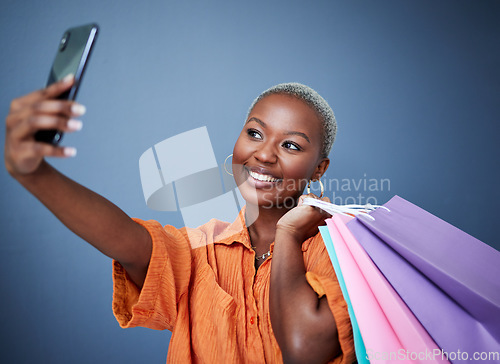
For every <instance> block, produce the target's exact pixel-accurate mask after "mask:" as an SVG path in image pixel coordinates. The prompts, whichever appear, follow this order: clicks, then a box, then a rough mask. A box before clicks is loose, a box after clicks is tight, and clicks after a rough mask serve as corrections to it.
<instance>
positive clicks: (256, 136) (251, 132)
mask: <svg viewBox="0 0 500 364" xmlns="http://www.w3.org/2000/svg"><path fill="white" fill-rule="evenodd" d="M247 134H248V135H249V136H250V137H251V138H254V139H262V134H261V133H260V132H258V131H257V130H255V129H248V130H247Z"/></svg>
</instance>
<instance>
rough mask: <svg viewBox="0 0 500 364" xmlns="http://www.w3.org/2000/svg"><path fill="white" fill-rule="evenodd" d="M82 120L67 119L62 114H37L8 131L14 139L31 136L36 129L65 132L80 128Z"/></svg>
mask: <svg viewBox="0 0 500 364" xmlns="http://www.w3.org/2000/svg"><path fill="white" fill-rule="evenodd" d="M82 126H83V124H82V122H81V121H80V120H77V119H68V118H66V117H62V116H49V115H37V116H32V117H30V118H28V119H27V120H24V121H23V122H21V123H20V124H19V125H18V126H17V127H15V128H13V129H12V131H11V132H10V135H11V138H12V139H14V140H22V139H26V138H27V137H31V136H32V135H33V134H34V133H35V132H37V131H38V130H42V129H43V130H47V129H57V130H61V131H64V132H67V133H71V132H74V131H79V130H81V129H82Z"/></svg>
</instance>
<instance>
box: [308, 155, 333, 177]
mask: <svg viewBox="0 0 500 364" xmlns="http://www.w3.org/2000/svg"><path fill="white" fill-rule="evenodd" d="M329 165H330V159H328V158H323V159H320V160H319V162H318V164H317V166H316V169H315V170H314V173H313V175H312V178H311V180H313V181H317V180H319V179H320V178H321V176H323V174H325V172H326V170H327V169H328V166H329Z"/></svg>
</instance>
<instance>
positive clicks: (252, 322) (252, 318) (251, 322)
mask: <svg viewBox="0 0 500 364" xmlns="http://www.w3.org/2000/svg"><path fill="white" fill-rule="evenodd" d="M254 323H255V318H254V317H253V316H252V317H250V325H253V324H254Z"/></svg>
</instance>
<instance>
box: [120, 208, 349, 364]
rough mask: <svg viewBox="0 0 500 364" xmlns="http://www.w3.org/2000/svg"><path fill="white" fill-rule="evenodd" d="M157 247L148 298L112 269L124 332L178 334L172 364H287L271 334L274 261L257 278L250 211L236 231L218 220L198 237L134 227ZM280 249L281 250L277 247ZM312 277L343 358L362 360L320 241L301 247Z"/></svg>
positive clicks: (149, 224) (153, 226)
mask: <svg viewBox="0 0 500 364" xmlns="http://www.w3.org/2000/svg"><path fill="white" fill-rule="evenodd" d="M134 220H135V221H136V222H138V223H139V224H141V225H143V226H144V227H145V228H146V229H147V230H148V231H149V233H150V235H151V237H152V240H153V252H152V256H151V261H150V264H149V268H148V273H147V276H146V280H145V282H144V286H143V288H142V290H141V291H139V289H138V288H137V286H135V284H134V283H133V282H132V281H131V280H130V279H129V278H128V276H127V274H126V272H125V270H124V269H123V267H122V266H121V265H120V264H119V263H118V262H116V261H114V262H113V285H114V292H113V312H114V314H115V316H116V318H117V320H118V322H119V323H120V326H121V327H123V328H127V327H134V326H143V327H148V328H151V329H157V330H162V329H168V330H170V331H172V338H171V340H170V344H169V349H168V356H167V363H258V364H262V363H281V362H282V361H283V360H282V356H281V351H280V348H279V346H278V343H277V342H276V339H275V337H274V334H273V330H272V327H271V319H270V315H269V280H270V274H271V263H272V248H273V245H271V256H270V257H269V258H267V259H266V261H265V262H264V263H262V265H261V266H260V267H259V269H258V270H257V271H255V266H254V262H255V253H254V251H253V250H252V248H251V244H250V238H249V235H248V230H247V228H246V227H245V222H244V209H243V210H242V211H241V212H240V214H239V216H238V218H237V219H236V220H235V222H233V223H232V224H229V223H226V222H221V221H219V220H215V219H212V220H210V221H209V222H208V223H207V224H205V225H202V226H200V227H198V228H196V229H191V228H182V229H176V228H174V227H172V226H165V227H162V226H161V225H160V224H159V223H158V222H156V221H142V220H138V219H134ZM273 244H274V243H273ZM302 251H303V254H304V263H305V267H306V271H307V274H306V277H307V280H308V282H309V284H310V285H311V287H312V288H313V289H314V290H315V291H316V293H318V295H319V296H323V295H326V296H327V300H328V304H329V306H330V309H331V310H332V313H333V316H334V318H335V321H336V323H337V329H338V335H339V341H340V345H341V349H342V355H340V356H339V357H337V358H336V359H335V360H334V361H333V363H349V364H350V363H352V362H353V361H354V360H355V354H354V344H353V338H352V328H351V323H350V320H349V314H348V312H347V305H346V303H345V301H344V299H343V297H342V293H341V290H340V287H339V284H338V282H337V278H336V276H335V273H334V270H333V267H332V264H331V262H330V259H329V257H328V253H327V251H326V248H325V245H324V243H323V240H322V239H321V236H320V234H319V233H318V235H316V236H314V237H312V238H310V239H308V240H306V241H305V242H304V243H303V244H302Z"/></svg>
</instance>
